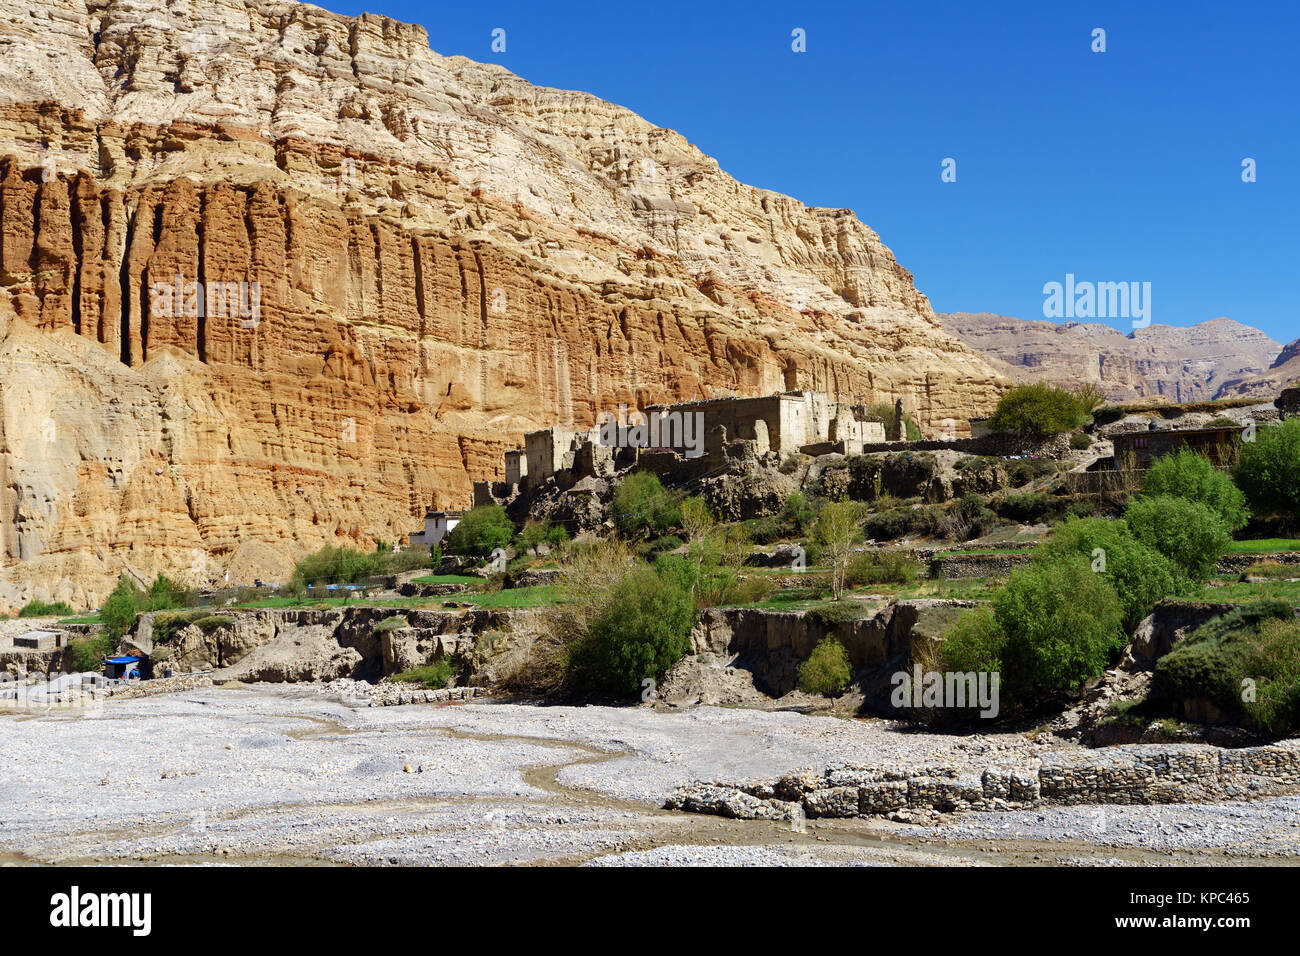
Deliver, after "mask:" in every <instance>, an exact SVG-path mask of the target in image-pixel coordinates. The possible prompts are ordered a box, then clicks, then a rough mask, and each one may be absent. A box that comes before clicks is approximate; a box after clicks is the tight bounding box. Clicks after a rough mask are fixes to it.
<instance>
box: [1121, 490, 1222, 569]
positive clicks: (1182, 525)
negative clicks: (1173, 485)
mask: <svg viewBox="0 0 1300 956" xmlns="http://www.w3.org/2000/svg"><path fill="white" fill-rule="evenodd" d="M1124 520H1125V521H1126V522H1128V526H1129V528H1131V529H1132V531H1133V536H1134V537H1135V538H1137V539H1138V540H1139V541H1141V542H1142V543H1143V544H1145V545H1148V546H1149V547H1152V548H1154V549H1155V550H1157V551H1159V552H1160V553H1161V554H1163V555H1164V556H1165V557H1166V558H1168V559H1169V560H1171V561H1173V562H1174V564H1176V565H1178V566H1179V567H1180V568H1182V570H1183V571H1184V572H1186V574H1187V576H1188V577H1190V578H1191V579H1192V580H1193V581H1199V582H1202V583H1204V582H1205V581H1208V580H1209V578H1210V575H1211V574H1212V573H1213V572H1214V565H1215V563H1216V562H1217V561H1218V560H1219V558H1220V557H1222V555H1223V552H1224V551H1226V550H1227V549H1228V545H1230V544H1231V543H1232V535H1231V534H1230V533H1229V532H1228V526H1227V524H1225V523H1224V521H1223V519H1222V518H1221V517H1219V514H1218V512H1216V511H1214V510H1213V509H1211V508H1210V506H1209V505H1205V504H1201V502H1199V501H1188V500H1187V499H1186V498H1175V497H1173V496H1172V495H1152V496H1150V497H1143V498H1138V499H1137V500H1136V501H1133V502H1131V503H1130V504H1129V506H1128V509H1127V510H1126V511H1125V512H1124Z"/></svg>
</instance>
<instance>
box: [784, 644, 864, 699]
mask: <svg viewBox="0 0 1300 956" xmlns="http://www.w3.org/2000/svg"><path fill="white" fill-rule="evenodd" d="M795 671H796V674H797V676H798V679H799V689H800V690H801V691H803V692H804V693H805V694H820V695H822V696H823V697H837V696H839V695H840V694H841V693H842V692H843V691H844V688H845V687H847V686H848V685H849V681H850V680H851V679H852V678H853V669H852V667H851V666H850V665H849V652H848V651H846V650H845V649H844V645H843V644H841V643H840V642H839V641H837V640H835V638H833V637H823V638H822V639H821V641H819V642H818V644H817V646H816V647H814V648H813V650H812V653H811V654H809V655H808V659H807V660H806V661H803V662H802V663H801V664H800V665H799V666H798V667H797V668H796V669H795Z"/></svg>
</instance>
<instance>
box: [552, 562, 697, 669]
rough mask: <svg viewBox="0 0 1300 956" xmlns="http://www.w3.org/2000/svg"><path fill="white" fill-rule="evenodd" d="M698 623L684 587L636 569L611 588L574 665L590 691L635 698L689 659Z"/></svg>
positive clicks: (692, 603)
mask: <svg viewBox="0 0 1300 956" xmlns="http://www.w3.org/2000/svg"><path fill="white" fill-rule="evenodd" d="M694 623H695V601H694V600H693V599H692V598H691V595H690V594H689V593H688V592H687V591H686V590H685V589H684V588H683V587H682V586H681V584H680V582H679V581H678V580H677V579H675V578H674V577H671V576H667V575H664V576H661V575H659V574H656V573H655V572H654V571H653V570H652V569H650V568H648V567H645V566H641V567H638V568H636V569H635V570H632V571H630V572H628V573H627V574H624V575H623V576H622V577H621V578H619V580H618V581H617V582H616V583H615V584H614V586H613V587H612V588H611V589H610V591H609V594H608V596H607V597H606V598H605V600H604V601H603V603H602V605H601V608H600V611H599V612H598V613H597V615H596V617H595V619H594V620H592V622H591V624H590V625H589V626H588V628H587V633H586V638H585V640H583V641H581V642H580V643H579V644H578V645H577V646H576V647H575V648H574V650H573V658H572V665H573V667H574V670H575V671H576V673H577V675H578V676H579V679H580V680H581V681H582V682H583V683H585V684H586V685H587V686H588V687H590V688H592V689H595V690H601V691H605V692H609V693H613V694H619V695H628V694H634V693H636V692H637V691H639V690H641V689H642V687H643V683H642V682H643V681H645V680H647V679H649V680H655V681H657V680H659V679H661V678H662V677H663V675H664V672H665V671H667V670H668V668H670V667H672V666H673V665H674V664H676V663H677V662H678V661H680V660H681V659H682V658H683V657H684V656H686V652H687V651H688V650H690V630H691V627H692V625H693V624H694Z"/></svg>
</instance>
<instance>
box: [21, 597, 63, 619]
mask: <svg viewBox="0 0 1300 956" xmlns="http://www.w3.org/2000/svg"><path fill="white" fill-rule="evenodd" d="M73 613H74V612H73V610H72V607H71V605H69V604H67V603H66V602H64V601H55V602H53V603H52V604H47V603H46V602H45V601H28V602H27V603H26V604H24V605H23V609H22V610H21V611H19V612H18V616H19V617H53V616H54V615H55V614H58V615H60V616H62V617H70V616H71V615H72V614H73Z"/></svg>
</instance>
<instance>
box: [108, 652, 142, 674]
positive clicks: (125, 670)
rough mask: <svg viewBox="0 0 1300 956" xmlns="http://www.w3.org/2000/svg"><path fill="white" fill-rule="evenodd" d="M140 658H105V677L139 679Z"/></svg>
mask: <svg viewBox="0 0 1300 956" xmlns="http://www.w3.org/2000/svg"><path fill="white" fill-rule="evenodd" d="M139 664H140V658H138V657H106V658H104V676H105V677H109V678H121V677H139V676H140V667H139Z"/></svg>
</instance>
